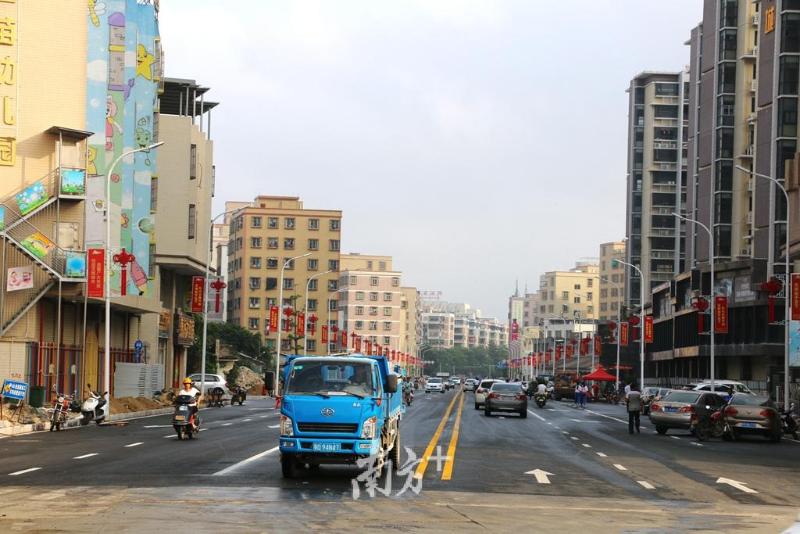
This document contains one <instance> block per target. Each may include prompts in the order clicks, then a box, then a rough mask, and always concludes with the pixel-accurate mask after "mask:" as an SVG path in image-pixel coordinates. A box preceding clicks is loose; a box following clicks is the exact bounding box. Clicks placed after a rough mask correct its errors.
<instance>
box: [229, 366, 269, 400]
mask: <svg viewBox="0 0 800 534" xmlns="http://www.w3.org/2000/svg"><path fill="white" fill-rule="evenodd" d="M236 385H237V386H242V387H243V388H245V389H247V390H248V391H253V390H257V391H258V392H259V394H261V388H262V387H263V385H264V377H263V376H261V375H260V374H258V373H256V372H255V371H253V370H252V369H250V368H249V367H240V368H239V376H238V377H237V378H236Z"/></svg>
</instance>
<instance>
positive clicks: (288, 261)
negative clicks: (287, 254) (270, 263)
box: [283, 258, 294, 271]
mask: <svg viewBox="0 0 800 534" xmlns="http://www.w3.org/2000/svg"><path fill="white" fill-rule="evenodd" d="M283 264H284V265H285V266H286V270H287V271H291V270H293V269H294V260H293V259H292V258H283Z"/></svg>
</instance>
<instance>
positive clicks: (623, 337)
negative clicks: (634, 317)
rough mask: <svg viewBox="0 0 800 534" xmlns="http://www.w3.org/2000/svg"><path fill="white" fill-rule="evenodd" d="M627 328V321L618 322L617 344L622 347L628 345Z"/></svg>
mask: <svg viewBox="0 0 800 534" xmlns="http://www.w3.org/2000/svg"><path fill="white" fill-rule="evenodd" d="M628 328H629V323H628V322H627V321H625V322H623V323H620V324H619V344H620V345H622V346H623V347H627V346H628Z"/></svg>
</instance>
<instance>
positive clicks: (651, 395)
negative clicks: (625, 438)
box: [642, 387, 672, 415]
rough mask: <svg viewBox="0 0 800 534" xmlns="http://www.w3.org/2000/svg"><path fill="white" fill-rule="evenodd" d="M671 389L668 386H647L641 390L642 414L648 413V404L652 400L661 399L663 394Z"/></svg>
mask: <svg viewBox="0 0 800 534" xmlns="http://www.w3.org/2000/svg"><path fill="white" fill-rule="evenodd" d="M670 391H672V390H671V389H669V388H658V387H647V388H644V391H642V414H644V415H648V414H649V413H650V404H651V403H652V402H653V401H657V400H661V399H662V398H664V395H666V394H667V393H669V392H670Z"/></svg>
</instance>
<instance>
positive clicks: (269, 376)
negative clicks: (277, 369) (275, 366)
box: [264, 371, 275, 390]
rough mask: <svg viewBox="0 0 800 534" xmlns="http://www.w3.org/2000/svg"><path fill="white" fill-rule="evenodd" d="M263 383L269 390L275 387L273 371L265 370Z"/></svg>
mask: <svg viewBox="0 0 800 534" xmlns="http://www.w3.org/2000/svg"><path fill="white" fill-rule="evenodd" d="M264 385H265V386H266V387H267V389H269V390H274V389H275V373H274V372H273V371H267V373H266V374H265V375H264Z"/></svg>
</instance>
